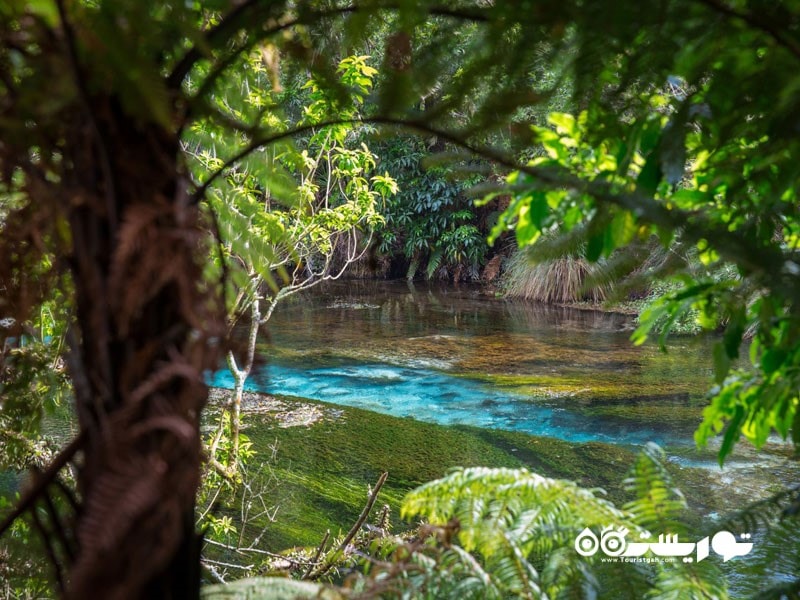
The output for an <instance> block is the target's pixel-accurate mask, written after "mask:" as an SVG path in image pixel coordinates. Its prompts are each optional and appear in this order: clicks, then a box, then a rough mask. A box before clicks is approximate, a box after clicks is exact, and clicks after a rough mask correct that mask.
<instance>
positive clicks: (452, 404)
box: [212, 363, 691, 445]
mask: <svg viewBox="0 0 800 600" xmlns="http://www.w3.org/2000/svg"><path fill="white" fill-rule="evenodd" d="M212 385H214V386H216V387H222V388H232V387H233V378H232V377H231V374H230V372H229V371H227V370H225V371H219V372H217V373H216V374H215V376H214V378H213V380H212ZM248 388H249V389H250V390H253V391H261V392H267V393H270V394H282V395H288V396H299V397H303V398H311V399H314V400H320V401H323V402H330V403H333V404H339V405H344V406H352V407H356V408H362V409H366V410H372V411H376V412H380V413H384V414H388V415H392V416H395V417H407V418H414V419H419V420H422V421H428V422H433V423H438V424H440V425H472V426H475V427H486V428H492V429H505V430H509V431H521V432H524V433H528V434H531V435H537V436H546V437H555V438H560V439H563V440H567V441H571V442H607V443H615V444H619V443H623V444H625V445H638V444H644V443H646V442H648V441H653V442H656V443H658V444H660V445H684V444H688V443H691V438H690V437H687V436H686V435H685V433H686V432H681V433H678V432H672V431H664V430H663V428H659V427H657V425H656V426H647V425H644V424H637V425H636V426H633V425H631V424H629V423H625V422H621V421H616V422H615V421H614V420H612V419H596V418H595V419H592V420H589V419H587V418H586V417H584V416H582V415H580V414H577V413H575V412H572V411H570V410H569V409H567V408H565V407H563V406H548V405H547V404H545V403H543V402H542V401H541V400H538V401H532V400H531V399H530V398H526V397H524V396H522V395H517V394H509V393H508V392H505V391H502V390H497V389H492V387H491V386H490V385H487V384H485V383H484V382H481V381H476V380H473V379H469V378H465V377H455V376H453V375H449V374H447V373H441V372H437V371H433V370H428V369H421V368H409V367H400V366H394V365H389V364H380V363H377V364H376V363H371V364H342V365H341V366H338V367H319V368H314V367H310V368H299V367H292V366H287V365H280V364H271V365H268V366H262V367H261V368H260V369H259V370H258V371H257V372H256V373H255V374H254V375H253V376H252V377H251V380H250V381H249V385H248Z"/></svg>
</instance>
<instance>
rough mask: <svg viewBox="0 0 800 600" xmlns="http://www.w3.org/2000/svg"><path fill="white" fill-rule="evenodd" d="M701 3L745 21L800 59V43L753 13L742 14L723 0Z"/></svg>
mask: <svg viewBox="0 0 800 600" xmlns="http://www.w3.org/2000/svg"><path fill="white" fill-rule="evenodd" d="M700 2H701V3H702V4H705V5H706V6H708V7H709V8H711V9H712V10H714V11H715V12H718V13H721V14H723V15H726V16H728V17H731V18H734V19H738V20H740V21H743V22H744V23H745V24H746V25H749V26H750V27H752V28H753V29H758V30H759V31H762V32H764V33H766V34H767V35H768V36H770V37H771V38H772V39H773V40H775V42H776V43H777V44H778V45H780V46H783V47H784V48H786V49H787V50H788V51H789V52H791V53H792V54H793V55H794V56H795V58H797V59H800V43H798V41H797V40H795V39H792V38H791V37H788V36H786V35H784V32H783V31H781V30H780V29H778V28H777V27H776V26H775V25H774V24H773V23H770V22H768V21H766V20H764V19H762V18H761V17H759V16H758V15H755V14H753V13H747V12H740V11H738V10H736V9H734V8H732V7H730V6H728V5H727V4H725V3H724V2H722V1H721V0H700Z"/></svg>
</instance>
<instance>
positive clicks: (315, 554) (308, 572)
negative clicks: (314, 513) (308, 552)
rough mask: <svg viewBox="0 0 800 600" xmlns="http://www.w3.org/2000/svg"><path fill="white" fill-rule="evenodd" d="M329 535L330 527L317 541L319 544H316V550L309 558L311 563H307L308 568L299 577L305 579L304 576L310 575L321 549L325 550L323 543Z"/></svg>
mask: <svg viewBox="0 0 800 600" xmlns="http://www.w3.org/2000/svg"><path fill="white" fill-rule="evenodd" d="M329 537H331V530H330V529H328V530H327V531H326V532H325V536H324V537H323V538H322V541H321V542H320V543H319V546H317V551H316V552H315V553H314V558H313V559H311V563H309V565H308V569H306V572H305V573H303V576H302V577H301V579H306V578H308V576H309V575H311V570H312V569H313V568H314V566H315V565H316V564H317V563H318V562H319V557H320V556H322V551H323V550H325V545H326V544H327V543H328V538H329Z"/></svg>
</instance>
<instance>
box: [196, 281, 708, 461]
mask: <svg viewBox="0 0 800 600" xmlns="http://www.w3.org/2000/svg"><path fill="white" fill-rule="evenodd" d="M632 328H633V327H632V322H631V319H630V318H629V317H625V316H620V315H613V314H606V313H599V312H595V311H582V310H574V309H572V310H570V309H564V308H557V307H545V306H535V305H534V306H531V305H524V304H513V303H508V302H504V301H502V300H496V299H493V298H486V297H482V296H481V295H480V294H479V293H478V292H477V291H476V290H474V289H471V288H462V289H452V288H428V287H424V288H414V287H409V286H408V285H406V284H405V283H385V282H382V283H374V284H368V283H367V284H365V283H355V284H354V283H344V284H342V283H338V284H336V285H332V286H328V287H327V288H326V289H325V290H324V291H323V292H322V293H314V294H309V295H307V296H305V297H302V298H300V299H299V300H297V301H294V302H292V303H287V304H285V305H281V306H280V307H279V308H278V310H277V311H276V312H275V315H274V316H273V318H272V320H271V321H270V323H269V343H268V344H266V345H265V346H264V347H263V348H262V364H261V365H260V366H259V367H258V368H257V369H256V370H255V371H254V373H253V374H252V375H251V377H250V379H249V381H248V387H249V388H250V389H253V390H258V391H264V392H269V393H273V394H284V395H290V396H300V397H304V398H312V399H316V400H321V401H324V402H330V403H333V404H339V405H345V406H355V407H359V408H364V409H368V410H373V411H377V412H381V413H385V414H389V415H393V416H399V417H410V418H414V419H419V420H423V421H430V422H434V423H439V424H444V425H474V426H478V427H486V428H495V429H505V430H510V431H520V432H525V433H529V434H532V435H539V436H550V437H556V438H560V439H564V440H568V441H573V442H588V441H601V442H608V443H616V444H624V445H638V444H644V443H646V442H648V441H654V442H656V443H659V444H661V445H665V446H682V445H683V446H688V445H693V443H694V442H693V439H692V432H693V430H694V428H695V427H696V425H697V423H698V422H699V415H700V407H701V406H702V404H703V393H704V391H705V387H706V385H707V384H708V382H709V381H710V378H709V374H710V368H711V367H710V364H708V363H709V361H708V357H709V355H710V352H709V349H710V342H709V341H707V340H678V341H677V343H676V345H675V347H674V348H673V350H672V351H671V352H670V353H667V354H664V353H662V352H660V351H659V350H658V349H657V348H655V346H653V345H647V346H644V347H639V348H637V347H634V346H633V345H632V344H631V342H630V341H629V338H630V333H631V330H632ZM212 383H213V385H215V386H218V387H227V388H230V387H232V386H233V380H232V378H231V376H230V373H228V371H227V370H222V371H220V372H218V373H216V374H215V376H214V378H213V381H212Z"/></svg>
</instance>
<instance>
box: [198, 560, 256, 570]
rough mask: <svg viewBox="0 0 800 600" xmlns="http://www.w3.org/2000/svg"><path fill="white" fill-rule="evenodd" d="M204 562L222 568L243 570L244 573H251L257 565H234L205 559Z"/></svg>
mask: <svg viewBox="0 0 800 600" xmlns="http://www.w3.org/2000/svg"><path fill="white" fill-rule="evenodd" d="M203 562H204V563H206V564H209V565H218V566H220V567H228V568H229V569H241V570H242V571H249V570H250V569H252V568H253V567H255V565H237V564H234V563H226V562H222V561H221V560H212V559H210V558H204V559H203Z"/></svg>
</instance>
